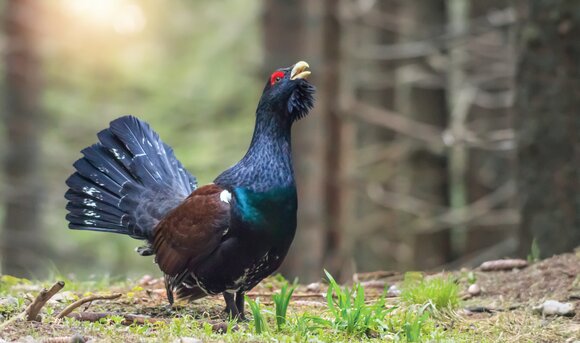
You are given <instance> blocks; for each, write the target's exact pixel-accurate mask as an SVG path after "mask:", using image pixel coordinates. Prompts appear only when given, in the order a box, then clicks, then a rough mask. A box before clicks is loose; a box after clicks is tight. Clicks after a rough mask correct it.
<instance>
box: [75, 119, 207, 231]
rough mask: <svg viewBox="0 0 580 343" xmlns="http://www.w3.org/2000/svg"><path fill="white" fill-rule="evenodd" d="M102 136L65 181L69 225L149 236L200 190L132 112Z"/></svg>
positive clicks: (77, 227)
mask: <svg viewBox="0 0 580 343" xmlns="http://www.w3.org/2000/svg"><path fill="white" fill-rule="evenodd" d="M97 136H98V138H99V142H98V143H97V144H94V145H92V146H90V147H88V148H86V149H84V150H83V151H82V154H83V155H84V157H83V158H81V159H79V160H78V161H76V162H75V163H74V167H75V169H76V172H75V173H74V174H73V175H71V176H70V177H69V178H68V179H67V181H66V184H67V185H68V187H69V190H68V191H67V192H66V194H65V198H66V199H67V200H68V201H69V202H68V204H67V210H68V211H69V213H68V215H67V217H66V218H67V220H68V221H69V228H71V229H76V230H92V231H104V232H113V233H121V234H126V235H129V236H131V237H133V238H137V239H150V237H151V235H152V231H153V228H154V227H155V225H157V223H158V222H159V220H161V218H163V217H164V216H165V215H166V214H167V212H169V211H170V210H172V209H173V208H175V207H176V206H177V205H178V204H179V203H180V202H181V201H183V199H185V198H186V197H187V196H188V195H189V194H190V193H191V192H192V191H193V190H195V188H196V187H197V182H196V179H195V177H194V176H192V175H191V174H189V173H188V172H187V171H186V170H185V168H184V167H183V165H182V164H181V163H180V162H179V161H178V160H177V158H175V155H174V153H173V150H172V149H171V148H170V147H169V146H168V145H166V144H165V143H163V142H162V141H161V139H159V135H157V133H155V131H153V130H152V129H151V128H150V127H149V125H148V124H147V123H145V122H143V121H141V120H139V119H137V118H135V117H133V116H124V117H121V118H118V119H116V120H114V121H112V122H111V124H110V127H109V128H108V129H105V130H103V131H101V132H99V133H98V135H97Z"/></svg>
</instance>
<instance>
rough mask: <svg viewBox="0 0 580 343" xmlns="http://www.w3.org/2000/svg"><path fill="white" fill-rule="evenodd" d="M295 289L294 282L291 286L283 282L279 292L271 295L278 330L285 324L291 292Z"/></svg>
mask: <svg viewBox="0 0 580 343" xmlns="http://www.w3.org/2000/svg"><path fill="white" fill-rule="evenodd" d="M295 289H296V283H294V284H293V285H292V286H289V285H288V282H285V283H284V284H283V285H282V287H281V288H280V292H279V293H276V294H274V295H273V296H272V300H273V301H274V308H275V310H276V326H277V328H278V331H280V330H282V327H283V326H284V324H286V313H287V312H288V305H289V304H290V298H291V297H292V293H294V290H295Z"/></svg>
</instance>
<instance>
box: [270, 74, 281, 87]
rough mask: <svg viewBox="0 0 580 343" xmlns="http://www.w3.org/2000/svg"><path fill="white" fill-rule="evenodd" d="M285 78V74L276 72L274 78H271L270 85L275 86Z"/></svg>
mask: <svg viewBox="0 0 580 343" xmlns="http://www.w3.org/2000/svg"><path fill="white" fill-rule="evenodd" d="M282 78H284V72H282V71H276V72H274V74H272V76H270V85H274V84H275V83H276V82H278V81H280V80H282Z"/></svg>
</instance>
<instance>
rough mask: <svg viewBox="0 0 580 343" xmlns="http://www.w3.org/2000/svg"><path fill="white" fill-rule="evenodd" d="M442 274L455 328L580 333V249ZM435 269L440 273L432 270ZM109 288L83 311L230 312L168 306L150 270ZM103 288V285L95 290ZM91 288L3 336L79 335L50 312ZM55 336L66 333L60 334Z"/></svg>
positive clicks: (219, 307) (382, 282) (523, 336)
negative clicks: (553, 311) (450, 280)
mask: <svg viewBox="0 0 580 343" xmlns="http://www.w3.org/2000/svg"><path fill="white" fill-rule="evenodd" d="M434 275H452V276H453V277H455V279H456V280H457V282H458V283H459V285H460V287H461V289H462V290H463V291H462V298H463V301H462V303H461V306H460V307H459V308H458V309H456V310H455V311H454V312H453V314H452V315H447V316H445V317H444V318H442V319H441V325H443V326H444V327H445V328H448V329H449V330H455V331H456V332H458V333H469V335H471V337H473V338H474V339H475V338H476V337H479V338H481V340H480V341H498V342H576V341H580V276H579V275H580V252H577V253H570V254H564V255H559V256H554V257H552V258H549V259H546V260H543V261H540V262H537V263H534V264H531V265H529V266H527V267H525V268H523V269H512V270H507V271H489V272H485V271H482V270H481V269H479V268H477V269H474V270H461V271H453V272H447V273H440V274H434ZM427 277H432V275H429V276H427ZM354 279H355V281H358V282H361V283H362V284H363V285H364V286H365V291H366V295H367V297H368V298H369V299H370V300H372V299H373V298H377V297H379V296H380V295H381V294H382V293H383V292H384V290H385V289H388V288H389V287H390V286H392V285H395V287H400V284H401V282H402V280H403V274H401V273H397V272H385V271H383V272H374V273H362V274H357V275H355V277H354ZM474 282H475V283H476V284H477V285H478V286H479V288H480V289H481V293H480V294H478V295H474V296H473V295H470V294H469V293H468V292H467V289H468V287H469V285H470V284H471V283H474ZM279 285H280V280H279V278H276V277H273V278H269V279H267V280H265V281H264V282H262V283H261V284H260V285H259V286H258V287H256V288H255V289H254V290H253V291H252V292H250V293H249V296H250V297H251V298H256V297H259V298H260V299H261V300H262V304H263V305H264V306H268V305H271V304H272V302H271V299H272V298H271V295H272V293H273V292H275V291H276V290H277V289H278V287H279ZM14 287H15V289H14V290H13V291H16V292H18V293H21V294H27V293H30V295H26V298H27V299H32V298H34V296H33V294H35V293H37V292H38V290H40V288H41V287H40V286H39V285H36V284H34V283H32V284H24V285H16V286H14ZM106 290H107V291H108V292H118V293H121V294H122V295H123V296H121V297H120V298H119V299H117V300H111V301H95V302H94V303H93V304H92V305H90V307H89V306H87V305H83V306H82V307H81V308H79V310H78V311H95V312H106V313H113V314H120V315H125V314H132V315H137V316H138V318H141V317H139V316H145V317H146V318H149V319H152V320H153V321H163V322H170V321H171V320H172V319H174V318H178V317H183V316H185V315H190V316H192V317H194V318H199V319H200V320H205V321H207V322H208V323H211V325H212V329H213V330H219V329H220V325H221V324H220V323H223V321H224V320H225V319H226V317H225V314H224V312H223V300H222V298H221V297H220V296H213V297H207V298H205V299H202V300H199V301H196V302H194V303H177V305H176V306H174V307H173V308H170V307H168V306H167V300H166V297H165V289H164V286H163V281H162V280H161V279H158V278H152V277H150V276H145V277H143V278H142V279H141V280H139V281H135V282H133V283H131V282H128V283H125V284H121V285H111V286H109V287H107V288H106ZM101 291H102V290H95V292H101ZM86 293H87V290H86V289H82V288H78V289H77V290H67V288H66V287H65V289H63V291H62V292H60V293H59V294H57V296H55V297H54V298H53V299H52V300H51V301H50V302H49V303H48V305H47V307H49V308H52V309H53V310H51V311H50V312H48V313H47V312H46V311H45V312H43V313H42V315H43V316H44V317H45V320H43V321H42V322H25V321H17V322H15V323H13V324H11V325H8V326H7V327H5V328H4V330H3V331H2V329H0V338H1V339H0V342H2V339H4V340H6V341H17V340H20V341H26V339H29V340H28V341H30V342H32V341H34V340H33V339H32V338H31V337H36V338H38V337H70V336H71V335H74V334H75V333H77V332H78V331H79V327H78V326H77V327H75V326H71V325H70V321H67V322H63V321H56V320H53V319H51V318H50V317H51V315H52V316H54V314H52V312H53V311H54V313H58V312H59V311H60V310H61V309H62V308H64V307H65V306H66V305H68V304H70V303H71V302H72V299H78V298H79V297H82V296H86ZM325 294H326V285H325V284H324V283H323V282H320V283H314V284H310V285H300V286H299V287H298V288H297V289H296V291H295V292H294V295H293V297H292V301H291V303H290V311H291V312H294V313H298V312H305V311H320V309H322V308H324V307H325V306H326V299H325ZM1 300H2V296H1V295H0V301H1ZM546 300H556V301H560V302H566V303H572V304H573V306H574V312H573V313H572V314H569V315H568V316H544V315H542V314H540V313H536V312H534V310H533V308H534V307H536V306H538V305H540V304H542V303H543V302H544V301H546ZM398 302H399V300H398V297H397V296H396V292H390V293H389V295H388V303H389V304H397V303H398ZM45 310H46V309H45ZM13 315H15V314H14V313H12V314H4V319H2V318H3V317H1V316H0V327H1V325H2V322H3V321H6V320H8V319H9V318H10V316H13ZM145 317H143V318H145ZM117 324H118V323H117ZM122 324H126V323H122ZM119 326H120V325H117V327H119ZM83 330H84V331H83V335H89V336H92V337H97V338H101V339H103V340H105V341H106V340H107V339H105V338H106V337H108V336H107V335H109V333H103V332H99V331H98V330H97V329H95V328H93V329H91V328H90V327H89V328H85V329H83ZM127 337H130V339H129V338H127V341H133V340H135V341H140V339H137V338H136V337H137V336H135V335H134V336H127ZM479 338H478V340H479ZM31 339H32V340H31ZM68 341H69V340H63V341H62V342H68ZM97 341H99V340H97ZM109 341H111V340H109ZM112 341H114V339H112ZM460 341H464V340H460ZM47 342H48V341H47ZM51 342H61V341H57V340H52V341H51Z"/></svg>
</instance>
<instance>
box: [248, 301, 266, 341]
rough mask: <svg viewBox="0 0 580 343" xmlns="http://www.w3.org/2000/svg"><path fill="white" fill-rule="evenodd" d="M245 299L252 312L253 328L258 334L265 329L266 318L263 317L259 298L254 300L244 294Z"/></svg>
mask: <svg viewBox="0 0 580 343" xmlns="http://www.w3.org/2000/svg"><path fill="white" fill-rule="evenodd" d="M246 301H247V302H248V305H249V306H250V311H251V312H252V316H253V317H254V330H255V331H256V333H257V334H258V335H260V334H262V333H263V332H264V331H266V330H267V326H266V319H265V318H264V315H263V314H262V311H261V310H260V299H256V300H255V301H254V300H252V299H250V298H249V297H247V296H246Z"/></svg>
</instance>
